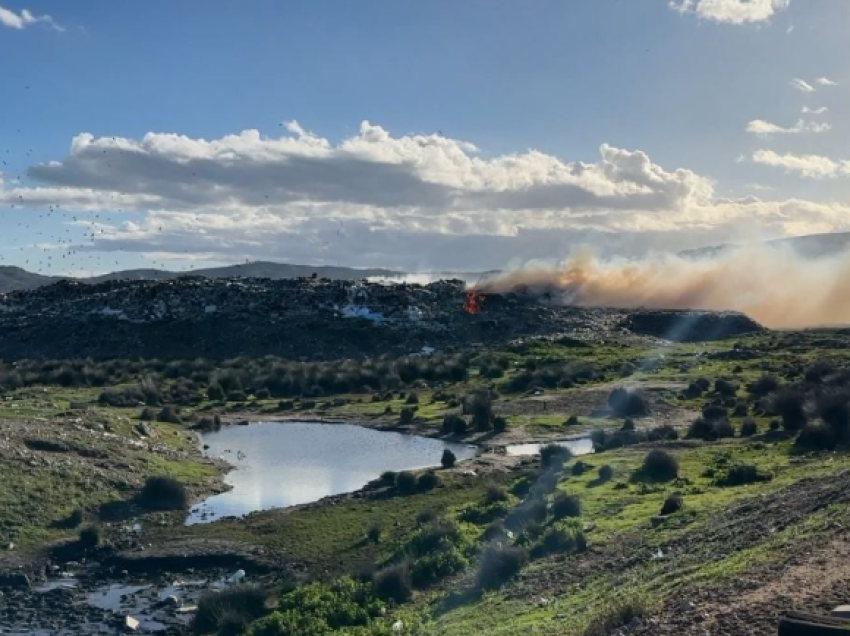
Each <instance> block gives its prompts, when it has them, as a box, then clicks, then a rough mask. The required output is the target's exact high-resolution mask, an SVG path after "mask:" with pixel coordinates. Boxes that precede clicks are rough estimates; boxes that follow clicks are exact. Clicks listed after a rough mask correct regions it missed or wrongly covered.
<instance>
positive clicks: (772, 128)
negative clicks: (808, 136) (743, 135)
mask: <svg viewBox="0 0 850 636" xmlns="http://www.w3.org/2000/svg"><path fill="white" fill-rule="evenodd" d="M831 128H832V127H831V126H830V125H829V124H827V123H823V124H820V123H818V122H815V121H805V120H803V119H799V120H797V123H796V124H794V125H793V126H791V127H789V128H783V127H782V126H780V125H778V124H774V123H773V122H769V121H765V120H764V119H754V120H752V121H751V122H749V123H748V124H747V132H748V133H752V134H754V135H759V136H761V137H768V136H770V135H798V134H800V133H825V132H828V131H829V130H830V129H831Z"/></svg>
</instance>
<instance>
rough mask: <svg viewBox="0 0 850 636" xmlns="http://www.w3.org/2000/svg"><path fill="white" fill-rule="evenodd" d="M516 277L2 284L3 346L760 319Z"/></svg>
mask: <svg viewBox="0 0 850 636" xmlns="http://www.w3.org/2000/svg"><path fill="white" fill-rule="evenodd" d="M513 276H514V275H507V276H504V277H500V278H498V279H494V280H490V281H489V282H485V283H483V284H481V285H480V286H475V287H472V288H471V289H467V287H466V285H465V283H464V282H463V281H460V280H448V281H437V282H433V283H430V284H427V285H417V284H407V283H400V284H389V285H388V284H381V283H376V282H367V281H340V280H327V279H319V278H298V279H288V280H269V279H250V278H232V279H207V278H201V277H186V278H180V279H176V280H165V281H150V280H148V281H113V282H106V283H100V284H96V285H86V284H81V283H75V282H67V281H65V282H60V283H56V284H54V285H52V286H49V287H42V288H39V289H35V290H31V291H15V292H11V293H9V294H5V295H0V330H2V333H3V334H4V337H3V339H1V340H0V357H2V358H6V359H16V358H23V357H30V358H32V357H34V358H74V357H88V356H91V357H94V358H114V357H144V358H172V359H173V358H192V357H207V358H212V359H222V358H233V357H238V356H252V355H280V356H284V357H294V358H308V359H335V358H346V357H362V356H373V355H380V354H383V353H390V354H407V353H411V352H417V351H420V350H422V349H423V348H431V347H434V346H436V347H438V348H440V349H451V348H456V347H463V346H468V345H470V344H472V343H488V344H498V343H505V342H509V341H511V340H515V339H518V338H524V337H535V336H562V335H563V336H569V337H573V338H578V339H585V340H599V339H617V338H620V339H622V338H630V337H631V338H633V337H635V336H636V335H638V336H646V335H649V336H654V337H658V338H669V339H676V340H701V339H712V338H718V337H725V336H730V335H736V334H740V333H747V332H752V331H757V330H759V329H761V327H760V326H759V325H758V324H756V323H755V322H753V321H752V320H750V319H748V318H747V317H746V316H742V315H740V314H730V313H722V314H718V313H712V312H691V311H649V310H640V311H627V310H623V309H604V308H593V307H581V306H574V304H575V305H585V304H593V303H587V302H585V301H586V300H587V298H586V293H585V292H583V291H582V293H580V294H578V295H573V300H574V301H575V303H574V304H573V302H571V301H570V299H569V295H566V294H563V293H561V291H563V290H567V289H571V288H573V287H574V286H575V285H574V283H572V282H568V283H567V284H566V285H562V287H563V290H560V288H559V287H558V286H559V285H561V283H559V282H558V281H557V280H556V281H555V283H551V282H549V283H547V285H548V287H545V286H544V285H543V284H542V279H533V278H531V279H528V283H526V288H525V289H523V288H521V287H520V286H519V284H518V283H519V281H518V280H515V279H514V278H513ZM529 276H532V277H533V276H534V273H533V272H527V273H525V274H523V277H524V278H523V281H525V280H526V279H527V278H528V277H529ZM544 287H545V288H544ZM559 290H560V291H559ZM558 293H560V298H558Z"/></svg>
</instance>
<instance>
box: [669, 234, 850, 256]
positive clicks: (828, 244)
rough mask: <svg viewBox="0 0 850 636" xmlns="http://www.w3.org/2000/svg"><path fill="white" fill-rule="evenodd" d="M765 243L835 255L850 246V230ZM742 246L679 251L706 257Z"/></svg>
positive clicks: (802, 252) (802, 253) (804, 252)
mask: <svg viewBox="0 0 850 636" xmlns="http://www.w3.org/2000/svg"><path fill="white" fill-rule="evenodd" d="M764 244H765V245H771V246H775V245H785V246H788V247H790V248H792V249H793V250H794V251H795V252H797V253H798V254H799V255H800V256H803V257H805V258H822V257H824V256H834V255H835V254H840V253H841V252H844V251H846V250H847V249H848V248H850V232H835V233H831V234H808V235H806V236H794V237H791V238H783V239H775V240H773V241H766V242H765V243H764ZM737 247H740V245H735V244H728V243H727V244H723V245H712V246H708V247H699V248H697V249H693V250H684V251H682V252H679V256H684V257H686V258H706V257H709V256H716V255H717V254H721V253H723V252H727V251H729V250H732V249H735V248H737Z"/></svg>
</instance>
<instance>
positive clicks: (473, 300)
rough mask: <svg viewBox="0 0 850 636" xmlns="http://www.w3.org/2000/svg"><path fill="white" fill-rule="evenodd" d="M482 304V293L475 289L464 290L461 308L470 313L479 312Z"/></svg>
mask: <svg viewBox="0 0 850 636" xmlns="http://www.w3.org/2000/svg"><path fill="white" fill-rule="evenodd" d="M483 304H484V294H482V293H481V292H480V291H478V290H477V289H470V290H469V291H468V292H466V298H465V299H464V301H463V310H464V311H465V312H466V313H468V314H470V315H473V316H474V315H475V314H480V313H481V306H482V305H483Z"/></svg>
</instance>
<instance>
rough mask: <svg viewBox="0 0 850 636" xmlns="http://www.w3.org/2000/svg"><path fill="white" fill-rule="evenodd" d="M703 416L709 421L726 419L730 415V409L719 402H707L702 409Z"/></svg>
mask: <svg viewBox="0 0 850 636" xmlns="http://www.w3.org/2000/svg"><path fill="white" fill-rule="evenodd" d="M702 417H703V419H705V420H708V421H709V422H713V421H715V420H725V419H726V418H727V417H729V411H727V410H726V409H725V408H724V407H722V406H720V405H719V404H706V405H705V406H704V407H703V409H702Z"/></svg>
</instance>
